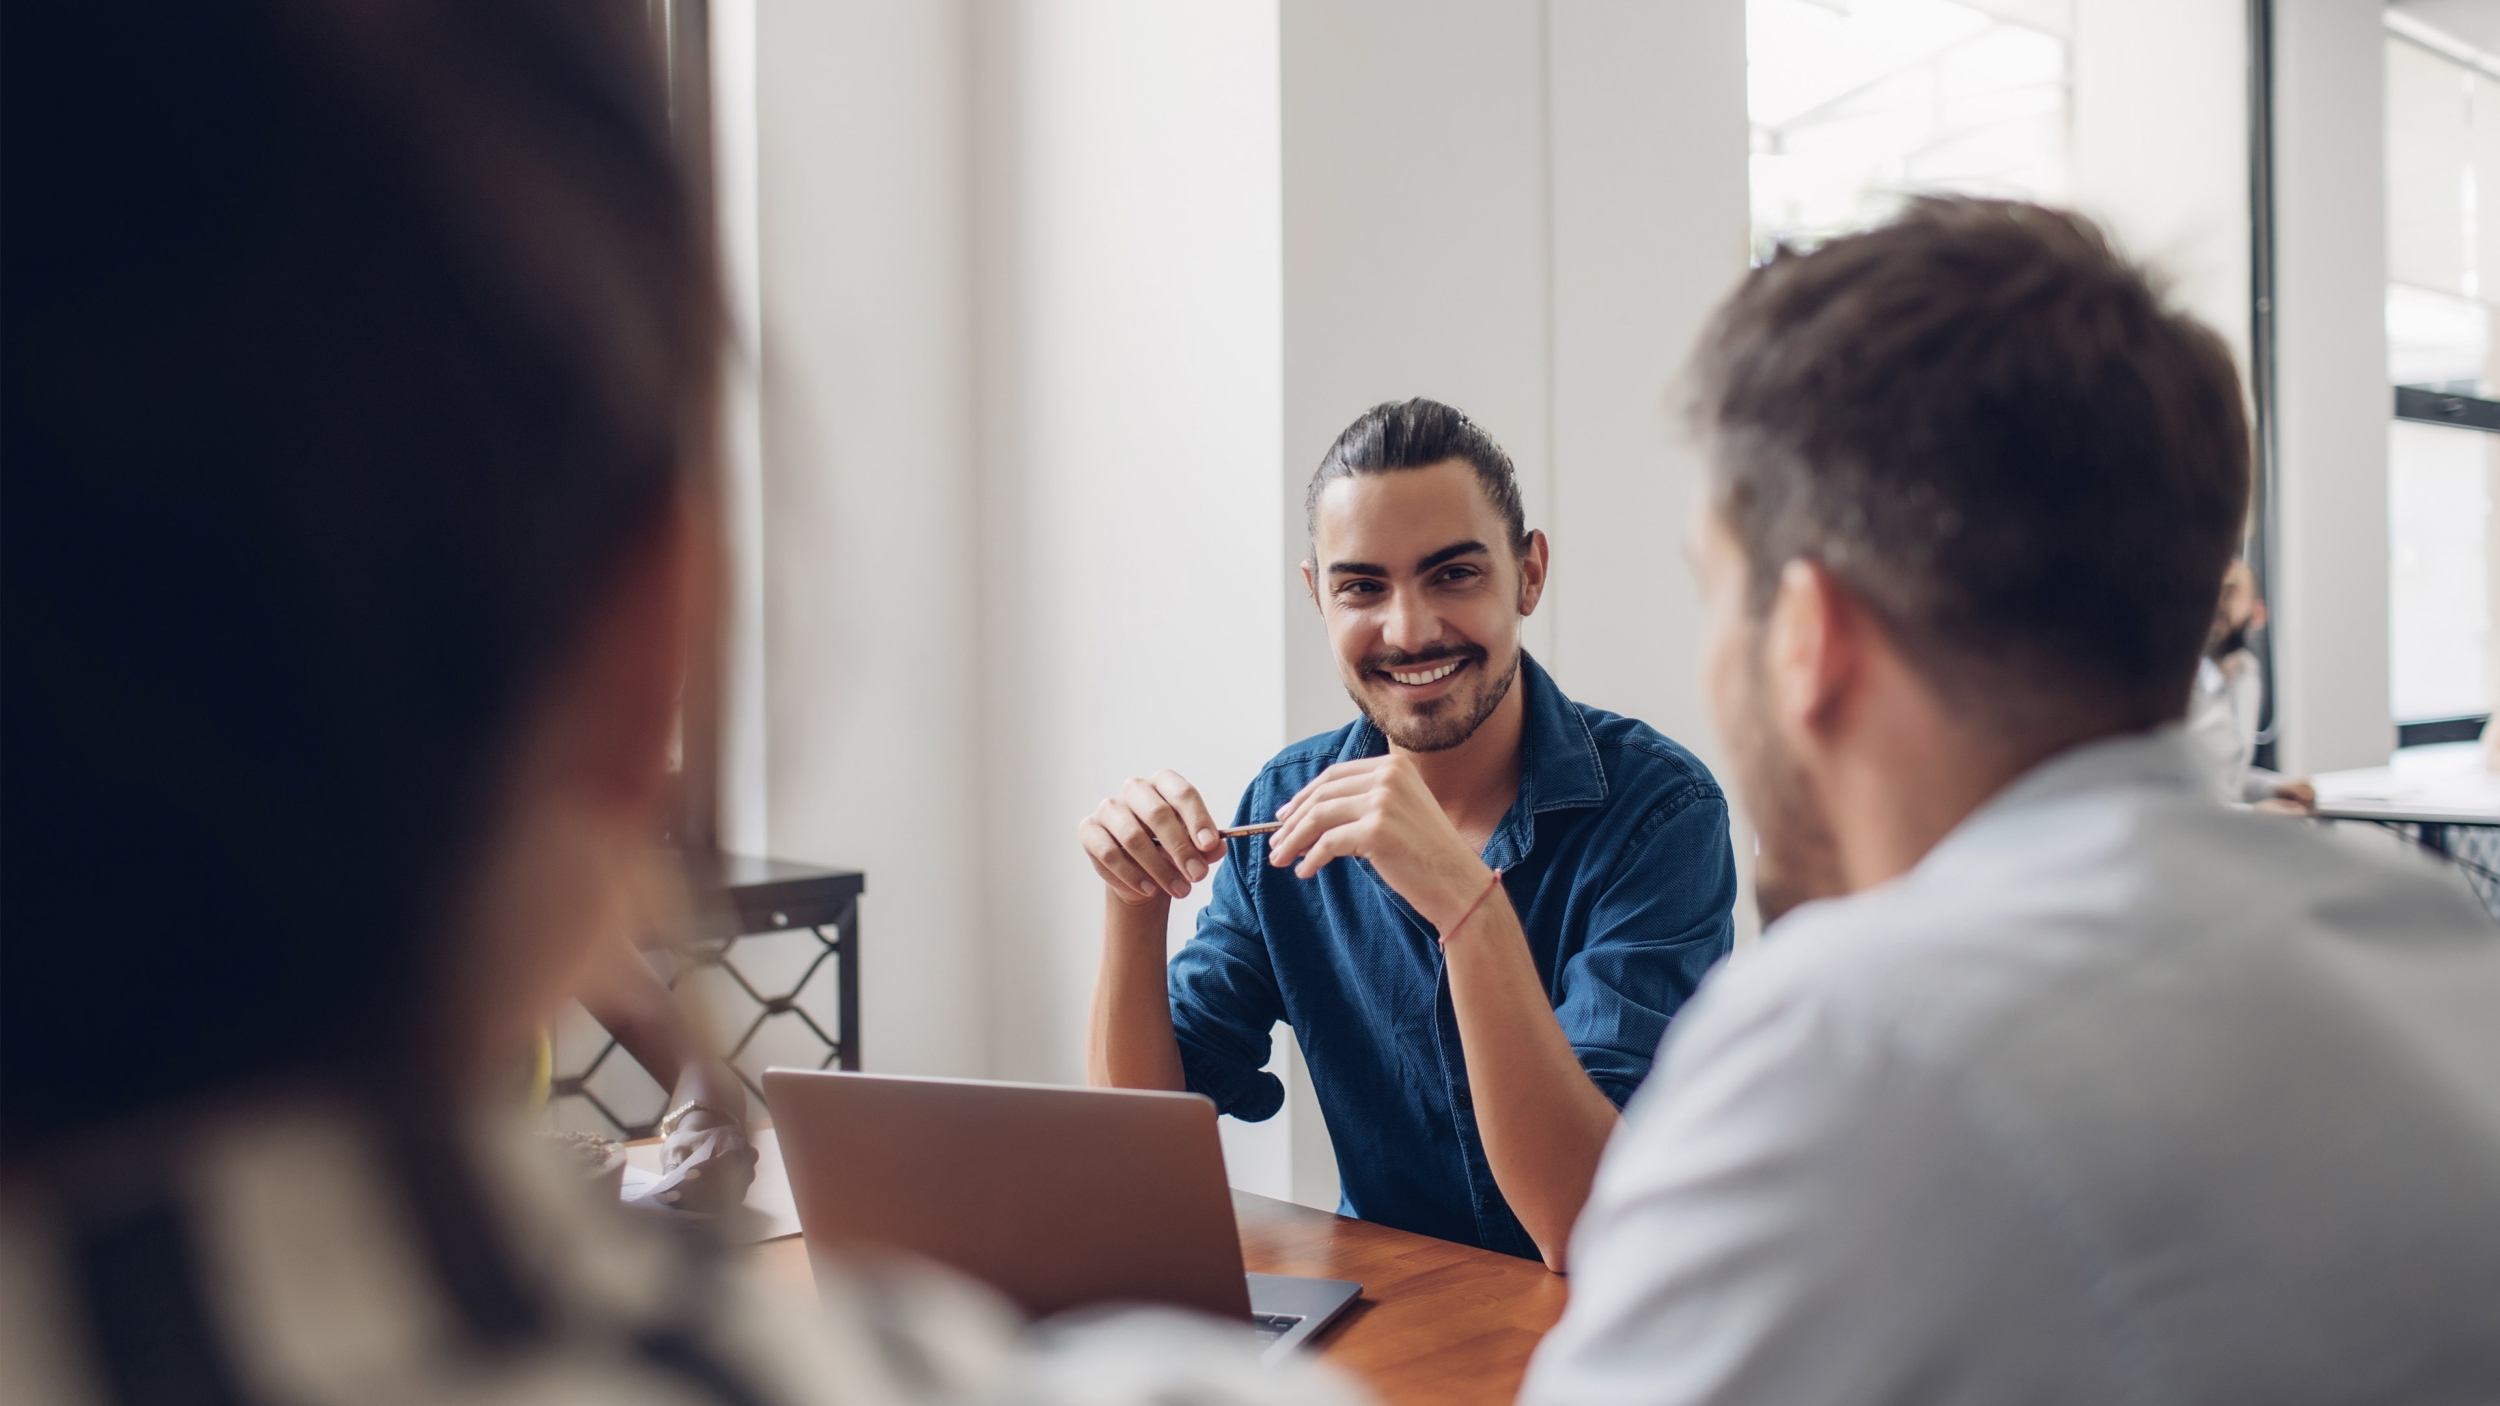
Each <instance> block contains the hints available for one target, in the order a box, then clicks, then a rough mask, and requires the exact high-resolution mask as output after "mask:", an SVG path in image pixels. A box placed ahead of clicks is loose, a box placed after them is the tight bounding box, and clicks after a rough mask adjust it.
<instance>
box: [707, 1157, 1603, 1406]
mask: <svg viewBox="0 0 2500 1406" xmlns="http://www.w3.org/2000/svg"><path fill="white" fill-rule="evenodd" d="M1233 1216H1234V1219H1235V1220H1236V1221H1237V1222H1239V1224H1240V1226H1241V1259H1242V1263H1243V1264H1244V1265H1245V1266H1247V1267H1248V1268H1249V1269H1250V1270H1252V1271H1253V1272H1256V1273H1264V1274H1307V1275H1311V1276H1314V1277H1316V1278H1321V1279H1352V1280H1355V1281H1357V1282H1359V1283H1360V1284H1361V1285H1362V1286H1363V1297H1362V1298H1361V1299H1360V1300H1358V1301H1357V1302H1356V1303H1355V1304H1354V1306H1353V1307H1352V1308H1349V1309H1347V1310H1346V1314H1345V1317H1343V1318H1340V1319H1338V1320H1337V1322H1336V1324H1335V1326H1333V1327H1331V1328H1330V1329H1329V1330H1328V1333H1327V1335H1326V1336H1325V1337H1323V1338H1321V1339H1320V1352H1321V1354H1322V1355H1323V1356H1325V1357H1327V1358H1328V1359H1329V1360H1330V1361H1332V1362H1335V1363H1337V1364H1338V1365H1339V1366H1342V1367H1344V1368H1346V1369H1347V1370H1348V1371H1351V1372H1353V1373H1354V1374H1355V1375H1356V1376H1359V1377H1361V1378H1362V1379H1363V1380H1364V1381H1366V1382H1368V1383H1369V1384H1370V1385H1371V1388H1372V1390H1374V1391H1376V1392H1378V1393H1379V1394H1380V1396H1381V1399H1382V1400H1384V1401H1387V1402H1389V1403H1391V1406H1409V1403H1413V1406H1424V1403H1433V1406H1477V1404H1478V1403H1483V1406H1507V1403H1508V1402H1509V1401H1510V1399H1511V1398H1512V1397H1514V1396H1516V1395H1517V1394H1518V1392H1519V1379H1520V1378H1521V1377H1522V1376H1524V1375H1525V1374H1526V1372H1527V1370H1528V1354H1529V1353H1531V1352H1533V1351H1535V1350H1536V1345H1537V1340H1538V1339H1540V1338H1542V1337H1544V1336H1545V1330H1546V1329H1548V1328H1551V1327H1553V1326H1554V1320H1555V1319H1557V1318H1560V1317H1561V1316H1562V1311H1563V1300H1564V1297H1565V1293H1566V1290H1565V1284H1566V1283H1567V1281H1566V1280H1564V1279H1563V1277H1562V1276H1561V1275H1558V1274H1553V1273H1549V1272H1547V1270H1546V1268H1545V1266H1543V1265H1541V1264H1537V1263H1535V1262H1533V1261H1530V1260H1523V1259H1518V1258H1516V1257H1514V1256H1511V1255H1499V1254H1495V1253H1493V1252H1492V1251H1490V1250H1479V1249H1476V1248H1474V1247H1472V1246H1468V1245H1454V1244H1451V1243H1450V1242H1449V1241H1447V1240H1435V1239H1432V1238H1431V1237H1429V1236H1424V1235H1413V1234H1409V1233H1408V1232H1406V1231H1403V1230H1391V1229H1390V1228H1389V1227H1387V1226H1385V1225H1373V1224H1371V1223H1370V1222H1368V1221H1359V1220H1349V1219H1347V1218H1346V1217H1344V1216H1333V1215H1330V1214H1328V1213H1327V1212H1325V1211H1314V1210H1311V1209H1309V1208H1308V1207H1304V1206H1296V1205H1293V1204H1291V1203H1289V1202H1284V1201H1275V1200H1270V1199H1269V1198H1267V1197H1265V1196H1253V1195H1251V1194H1250V1193H1249V1192H1247V1191H1236V1192H1234V1193H1233ZM755 1254H756V1256H757V1259H758V1268H759V1269H761V1270H762V1271H763V1273H764V1274H765V1276H766V1277H768V1278H770V1279H772V1280H774V1281H776V1282H778V1283H781V1284H785V1285H787V1286H789V1287H792V1288H800V1289H803V1288H806V1287H807V1286H808V1284H809V1277H808V1268H807V1251H806V1249H805V1247H804V1245H803V1244H802V1243H801V1242H800V1241H799V1240H798V1239H796V1238H795V1237H794V1238H791V1239H787V1240H772V1241H767V1242H765V1243H764V1244H761V1245H758V1246H756V1247H755Z"/></svg>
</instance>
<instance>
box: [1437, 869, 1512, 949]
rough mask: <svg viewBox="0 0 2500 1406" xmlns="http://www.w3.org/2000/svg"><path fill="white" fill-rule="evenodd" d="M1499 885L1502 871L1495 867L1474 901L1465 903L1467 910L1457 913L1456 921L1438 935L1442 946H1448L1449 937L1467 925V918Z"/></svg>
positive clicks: (1474, 914) (1500, 884)
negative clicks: (1447, 929)
mask: <svg viewBox="0 0 2500 1406" xmlns="http://www.w3.org/2000/svg"><path fill="white" fill-rule="evenodd" d="M1501 886H1502V871H1501V870H1499V869H1496V870H1494V871H1493V878H1492V881H1491V882H1489V883H1487V884H1486V885H1485V886H1484V892H1482V893H1480V894H1477V895H1476V901H1475V902H1473V903H1470V904H1468V905H1467V911H1466V912H1464V913H1461V914H1459V915H1458V921H1457V922H1455V923H1452V924H1450V929H1449V931H1447V932H1445V933H1443V934H1441V937H1440V943H1441V945H1442V946H1444V947H1447V946H1449V945H1450V939H1451V938H1453V937H1456V936H1458V930H1459V929H1460V928H1463V927H1465V926H1467V920H1468V919H1469V918H1472V917H1474V916H1476V910H1477V909H1479V908H1482V907H1483V906H1484V901H1485V900H1486V899H1488V898H1491V897H1492V896H1493V890H1495V889H1497V888H1500V887H1501Z"/></svg>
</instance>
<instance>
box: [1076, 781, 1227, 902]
mask: <svg viewBox="0 0 2500 1406" xmlns="http://www.w3.org/2000/svg"><path fill="white" fill-rule="evenodd" d="M1076 834H1077V841H1078V843H1080V844H1082V845H1084V846H1085V857H1086V858H1088V859H1091V860H1093V861H1094V872H1095V873H1097V874H1100V875H1102V881H1103V882H1104V883H1105V884H1107V885H1109V886H1110V888H1111V896H1112V897H1114V898H1117V899H1119V900H1120V901H1121V902H1123V903H1127V904H1132V905H1134V904H1139V903H1151V902H1153V901H1154V900H1155V899H1158V898H1165V897H1170V898H1187V897H1188V896H1189V886H1190V885H1191V884H1194V883H1196V882H1198V881H1199V880H1200V879H1203V878H1205V877H1206V876H1207V870H1208V869H1209V868H1211V867H1212V866H1213V865H1214V864H1215V863H1216V862H1217V861H1218V860H1221V859H1222V858H1223V857H1224V837H1223V836H1221V835H1219V834H1217V833H1216V832H1215V818H1214V817H1213V816H1211V815H1209V814H1208V813H1207V803H1206V802H1205V801H1203V800H1201V799H1199V797H1198V788H1197V787H1195V786H1192V785H1190V784H1189V782H1188V781H1187V780H1186V779H1184V778H1183V777H1182V776H1181V774H1180V773H1179V772H1177V771H1173V770H1171V769H1169V768H1166V769H1165V770H1162V771H1158V772H1156V773H1155V774H1154V775H1153V776H1151V777H1135V776H1132V777H1130V778H1129V779H1128V784H1127V785H1125V786H1123V787H1121V788H1120V794H1118V795H1116V796H1113V797H1111V798H1109V799H1108V800H1105V801H1104V802H1103V803H1102V804H1101V805H1098V806H1096V807H1094V813H1093V814H1091V815H1089V816H1087V817H1085V819H1084V820H1083V821H1081V822H1079V823H1078V825H1077V827H1076Z"/></svg>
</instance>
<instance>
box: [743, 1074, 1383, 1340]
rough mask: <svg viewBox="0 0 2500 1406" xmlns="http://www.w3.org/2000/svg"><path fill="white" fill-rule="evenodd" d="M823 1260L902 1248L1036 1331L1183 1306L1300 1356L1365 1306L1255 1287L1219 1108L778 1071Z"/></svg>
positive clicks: (805, 1218)
mask: <svg viewBox="0 0 2500 1406" xmlns="http://www.w3.org/2000/svg"><path fill="white" fill-rule="evenodd" d="M764 1101H765V1103H766V1104H767V1105H768V1106H769V1107H770V1108H771V1109H772V1118H773V1127H774V1129H775V1130H776V1131H777V1132H778V1133H779V1135H780V1138H781V1156H782V1162H783V1164H784V1165H785V1166H786V1167H787V1168H788V1169H789V1173H790V1189H791V1192H792V1194H793V1196H794V1197H795V1199H796V1200H797V1202H798V1208H799V1226H800V1229H801V1230H802V1232H804V1233H805V1235H806V1237H807V1245H808V1249H809V1250H810V1252H812V1253H818V1254H822V1253H829V1252H830V1253H839V1252H842V1251H845V1250H867V1251H877V1250H902V1251H907V1252H909V1253H912V1254H916V1255H923V1256H926V1257H928V1258H930V1259H933V1260H936V1261H938V1262H939V1263H940V1264H944V1265H948V1266H951V1267H953V1268H955V1269H957V1270H960V1271H962V1272H963V1273H965V1274H969V1275H971V1276H972V1277H974V1278H976V1279H980V1280H982V1281H984V1282H986V1283H988V1284H990V1285H991V1286H992V1287H994V1288H996V1289H997V1290H998V1291H999V1292H1001V1293H1003V1294H1005V1295H1006V1296H1007V1297H1008V1298H1010V1299H1012V1300H1014V1301H1015V1302H1016V1303H1017V1304H1018V1305H1019V1306H1021V1307H1022V1308H1023V1309H1024V1311H1025V1312H1027V1313H1029V1314H1032V1315H1034V1316H1035V1317H1040V1316H1043V1315H1045V1314H1051V1313H1057V1312H1059V1311H1060V1310H1062V1309H1070V1308H1078V1307H1082V1306H1084V1305H1087V1304H1101V1303H1151V1304H1173V1305H1177V1306H1179V1307H1182V1308H1194V1309H1197V1310H1199V1311H1201V1312H1204V1313H1211V1314H1215V1315H1217V1316H1219V1317H1224V1318H1231V1319H1235V1320H1238V1321H1244V1322H1247V1323H1249V1324H1250V1325H1251V1326H1252V1327H1253V1328H1254V1329H1255V1330H1256V1331H1257V1332H1258V1334H1259V1336H1260V1338H1261V1339H1262V1342H1263V1344H1264V1351H1265V1353H1266V1355H1267V1356H1269V1357H1271V1358H1273V1357H1275V1356H1278V1355H1280V1354H1283V1353H1287V1352H1291V1351H1293V1350H1294V1349H1295V1348H1296V1347H1298V1346H1300V1345H1301V1344H1302V1343H1304V1342H1307V1341H1309V1340H1310V1339H1311V1338H1312V1337H1313V1336H1314V1335H1316V1334H1317V1333H1318V1332H1319V1331H1320V1330H1321V1329H1323V1328H1325V1327H1327V1326H1328V1325H1329V1324H1330V1323H1331V1322H1333V1321H1335V1319H1336V1318H1337V1316H1338V1315H1339V1314H1342V1313H1343V1312H1345V1310H1346V1306H1347V1305H1349V1304H1351V1303H1353V1302H1354V1300H1355V1297H1356V1296H1357V1295H1359V1294H1361V1293H1362V1292H1363V1286H1362V1285H1360V1284H1350V1283H1347V1282H1345V1281H1343V1280H1339V1279H1304V1278H1299V1277H1295V1276H1290V1275H1281V1274H1244V1273H1243V1272H1242V1267H1241V1238H1240V1232H1239V1230H1238V1229H1237V1228H1236V1227H1235V1225H1234V1223H1233V1202H1232V1194H1231V1192H1230V1191H1229V1190H1228V1189H1227V1187H1226V1186H1225V1182H1224V1153H1223V1148H1222V1145H1221V1143H1220V1142H1219V1141H1218V1139H1217V1137H1216V1131H1215V1105H1214V1104H1212V1103H1210V1102H1208V1101H1207V1100H1206V1099H1204V1098H1201V1097H1199V1096H1198V1095H1196V1094H1174V1093H1152V1092H1146V1091H1141V1090H1132V1089H1071V1088H1060V1087H1056V1086H1051V1085H1043V1084H1002V1083H992V1082H988V1081H984V1080H977V1079H916V1078H903V1077H898V1076H893V1075H884V1074H844V1073H838V1072H834V1071H830V1070H800V1069H770V1070H766V1071H765V1073H764Z"/></svg>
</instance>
